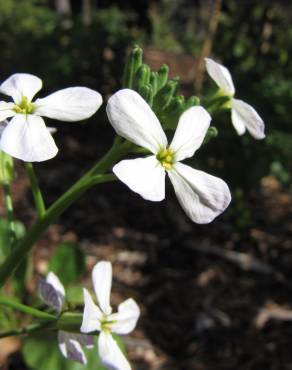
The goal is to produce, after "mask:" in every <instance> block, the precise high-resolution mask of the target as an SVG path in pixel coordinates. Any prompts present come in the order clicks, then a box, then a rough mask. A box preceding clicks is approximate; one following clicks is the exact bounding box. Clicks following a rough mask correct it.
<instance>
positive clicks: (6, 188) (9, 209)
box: [3, 182, 15, 245]
mask: <svg viewBox="0 0 292 370" xmlns="http://www.w3.org/2000/svg"><path fill="white" fill-rule="evenodd" d="M3 192H4V203H5V209H6V217H7V220H8V223H9V231H10V240H11V245H12V244H13V242H14V239H15V224H14V211H13V202H12V196H11V191H10V185H9V183H8V182H3Z"/></svg>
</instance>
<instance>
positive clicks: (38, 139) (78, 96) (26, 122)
mask: <svg viewBox="0 0 292 370" xmlns="http://www.w3.org/2000/svg"><path fill="white" fill-rule="evenodd" d="M41 88H42V80H41V79H40V78H38V77H36V76H33V75H31V74H27V73H16V74H14V75H12V76H11V77H9V78H8V79H7V80H5V81H4V82H3V83H2V84H1V85H0V93H2V94H5V95H8V96H11V97H12V99H13V103H12V102H11V103H7V102H4V101H0V121H4V120H5V119H6V118H10V117H12V119H11V120H10V122H9V123H8V125H7V127H6V128H5V129H4V130H3V133H2V135H1V139H0V150H3V151H4V152H6V153H7V154H9V155H11V156H12V157H15V158H18V159H21V160H23V161H26V162H41V161H46V160H48V159H51V158H53V157H54V156H55V155H56V154H57V152H58V148H57V147H56V144H55V142H54V139H53V138H52V136H51V134H50V133H49V131H48V130H47V128H46V126H45V123H44V120H43V119H42V117H41V116H45V117H48V118H53V119H57V120H61V121H68V122H69V121H71V122H73V121H80V120H83V119H86V118H88V117H90V116H92V115H93V114H94V113H95V112H96V111H97V109H98V108H99V107H100V105H101V104H102V97H101V95H100V94H99V93H98V92H96V91H94V90H91V89H88V88H87V87H69V88H67V89H63V90H59V91H57V92H55V93H53V94H51V95H49V96H47V97H46V98H43V99H36V100H35V101H34V102H32V99H33V97H34V96H35V94H36V93H37V92H38V91H39V90H40V89H41Z"/></svg>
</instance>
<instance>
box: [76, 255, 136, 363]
mask: <svg viewBox="0 0 292 370" xmlns="http://www.w3.org/2000/svg"><path fill="white" fill-rule="evenodd" d="M92 281H93V287H94V291H95V294H96V298H97V301H98V305H99V307H98V306H97V305H96V304H95V303H94V302H93V300H92V298H91V295H90V294H89V292H88V290H87V289H84V312H83V322H82V326H81V329H80V330H81V332H82V333H90V332H93V331H100V334H99V337H98V352H99V356H100V359H101V361H102V363H103V365H104V366H105V367H106V368H108V369H110V370H130V369H131V366H130V364H129V363H128V361H127V359H126V357H125V356H124V354H123V352H122V351H121V350H120V348H119V346H118V344H117V342H116V341H115V340H114V338H113V337H112V335H111V333H116V334H128V333H130V332H131V331H132V330H133V329H134V328H135V326H136V323H137V320H138V317H139V315H140V310H139V307H138V306H137V304H136V302H135V301H134V300H133V299H131V298H130V299H127V300H126V301H124V302H123V303H121V304H120V305H119V307H118V312H117V313H112V308H111V306H110V291H111V285H112V265H111V263H110V262H105V261H101V262H99V263H97V264H96V265H95V267H94V269H93V271H92Z"/></svg>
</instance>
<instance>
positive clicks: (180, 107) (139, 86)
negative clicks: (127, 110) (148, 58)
mask: <svg viewBox="0 0 292 370" xmlns="http://www.w3.org/2000/svg"><path fill="white" fill-rule="evenodd" d="M168 73H169V67H168V66H167V65H166V64H163V65H162V66H161V67H160V68H159V70H158V71H151V69H150V67H149V66H148V65H147V64H144V63H143V50H142V49H141V48H140V47H139V46H134V48H133V49H132V50H131V52H130V54H129V56H128V59H127V61H126V67H125V70H124V77H123V87H124V88H130V89H133V90H135V91H137V92H138V93H139V94H140V95H141V96H142V97H143V98H144V99H145V100H146V101H147V103H148V104H149V105H150V106H151V107H152V109H153V111H154V112H155V114H156V115H157V117H158V118H159V120H160V122H161V124H162V126H163V128H164V129H170V130H175V129H176V126H177V123H178V119H179V117H180V115H181V114H182V113H183V112H184V111H185V110H187V109H188V108H190V107H192V106H195V105H199V104H200V99H199V98H198V97H196V96H191V97H189V98H187V99H186V98H185V97H184V96H182V95H178V87H179V77H175V78H172V79H169V76H168Z"/></svg>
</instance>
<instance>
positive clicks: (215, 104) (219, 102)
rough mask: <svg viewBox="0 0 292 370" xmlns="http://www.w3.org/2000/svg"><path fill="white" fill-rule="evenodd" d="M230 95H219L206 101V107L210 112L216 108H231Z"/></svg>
mask: <svg viewBox="0 0 292 370" xmlns="http://www.w3.org/2000/svg"><path fill="white" fill-rule="evenodd" d="M230 99H231V98H230V96H226V95H225V96H218V97H216V98H214V99H212V100H209V101H208V102H206V104H205V105H206V107H207V110H208V111H209V112H214V111H216V110H223V109H224V110H225V109H230V108H231V106H230Z"/></svg>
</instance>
